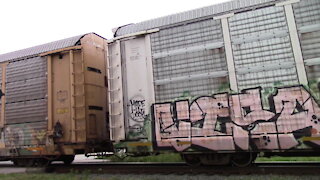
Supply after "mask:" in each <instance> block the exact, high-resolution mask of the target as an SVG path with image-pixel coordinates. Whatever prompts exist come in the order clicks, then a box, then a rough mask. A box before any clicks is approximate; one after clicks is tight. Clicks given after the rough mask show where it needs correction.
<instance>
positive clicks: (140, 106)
mask: <svg viewBox="0 0 320 180" xmlns="http://www.w3.org/2000/svg"><path fill="white" fill-rule="evenodd" d="M145 101H146V100H144V99H143V98H142V97H140V96H136V97H134V98H132V99H130V100H129V114H130V117H131V118H132V119H133V120H134V121H138V122H143V121H144V119H145V117H146V112H145V108H146V105H145Z"/></svg>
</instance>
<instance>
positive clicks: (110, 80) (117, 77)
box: [108, 76, 120, 81]
mask: <svg viewBox="0 0 320 180" xmlns="http://www.w3.org/2000/svg"><path fill="white" fill-rule="evenodd" d="M115 79H120V76H118V77H116V78H108V80H110V81H111V80H115Z"/></svg>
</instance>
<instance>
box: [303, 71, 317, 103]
mask: <svg viewBox="0 0 320 180" xmlns="http://www.w3.org/2000/svg"><path fill="white" fill-rule="evenodd" d="M306 71H307V75H308V80H309V87H310V90H311V92H312V95H313V96H314V97H315V98H316V99H317V100H318V102H319V103H320V65H314V66H306Z"/></svg>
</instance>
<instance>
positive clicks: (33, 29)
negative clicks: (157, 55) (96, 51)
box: [0, 0, 229, 54]
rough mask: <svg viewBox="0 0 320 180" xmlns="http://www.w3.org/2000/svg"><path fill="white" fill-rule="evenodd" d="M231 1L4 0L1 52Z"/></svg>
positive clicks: (103, 32)
mask: <svg viewBox="0 0 320 180" xmlns="http://www.w3.org/2000/svg"><path fill="white" fill-rule="evenodd" d="M226 1H229V0H196V1H195V0H114V1H107V0H90V1H88V0H87V1H82V0H51V1H45V0H3V1H0V20H1V21H0V54H4V53H7V52H11V51H16V50H19V49H24V48H28V47H32V46H36V45H39V44H44V43H47V42H51V41H55V40H60V39H64V38H68V37H72V36H76V35H80V34H84V33H88V32H95V33H97V34H99V35H101V36H103V37H105V38H107V39H110V38H112V32H111V29H112V28H115V27H118V26H121V25H125V24H129V23H138V22H141V21H145V20H149V19H153V18H157V17H161V16H166V15H170V14H173V13H178V12H183V11H187V10H192V9H195V8H201V7H204V6H210V5H213V4H218V3H222V2H226Z"/></svg>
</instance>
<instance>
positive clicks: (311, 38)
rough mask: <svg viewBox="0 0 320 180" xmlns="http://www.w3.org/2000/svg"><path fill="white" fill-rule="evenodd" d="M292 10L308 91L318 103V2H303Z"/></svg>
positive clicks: (319, 22) (319, 53) (319, 72)
mask: <svg viewBox="0 0 320 180" xmlns="http://www.w3.org/2000/svg"><path fill="white" fill-rule="evenodd" d="M293 10H294V15H295V20H296V24H297V28H298V32H299V39H300V43H301V50H302V56H303V60H304V62H305V66H306V71H307V77H308V81H309V87H310V91H311V93H312V95H313V96H314V97H315V98H316V99H317V100H318V101H320V51H319V49H320V1H319V0H303V1H300V2H299V3H296V4H294V5H293Z"/></svg>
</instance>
